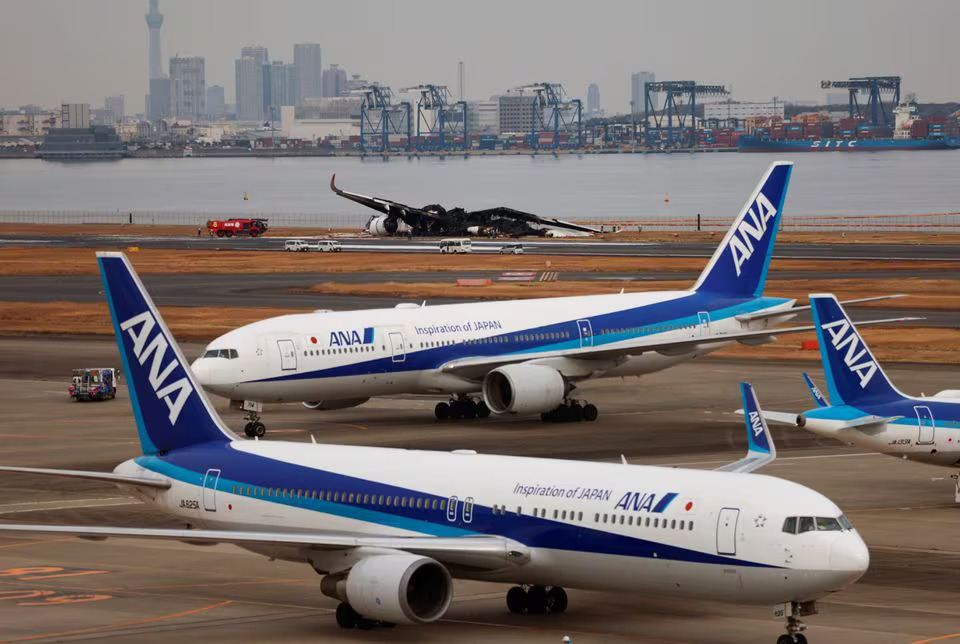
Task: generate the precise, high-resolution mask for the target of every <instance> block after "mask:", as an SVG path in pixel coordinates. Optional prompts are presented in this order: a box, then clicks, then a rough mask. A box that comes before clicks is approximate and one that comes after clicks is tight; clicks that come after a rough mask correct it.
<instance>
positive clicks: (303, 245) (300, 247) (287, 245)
mask: <svg viewBox="0 0 960 644" xmlns="http://www.w3.org/2000/svg"><path fill="white" fill-rule="evenodd" d="M283 250H285V251H289V252H291V253H305V252H307V251H308V250H310V244H308V243H307V242H306V240H304V239H288V240H287V241H285V242H283Z"/></svg>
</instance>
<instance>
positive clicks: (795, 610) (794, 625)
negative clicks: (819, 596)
mask: <svg viewBox="0 0 960 644" xmlns="http://www.w3.org/2000/svg"><path fill="white" fill-rule="evenodd" d="M787 608H788V610H789V613H788V614H787V634H786V635H781V636H780V637H778V638H777V644H807V638H806V636H805V635H804V634H803V633H802V632H801V631H805V630H807V625H806V624H804V623H803V621H802V620H801V619H800V618H801V617H806V616H807V615H816V614H817V602H815V601H811V602H790V605H789V606H788V607H787Z"/></svg>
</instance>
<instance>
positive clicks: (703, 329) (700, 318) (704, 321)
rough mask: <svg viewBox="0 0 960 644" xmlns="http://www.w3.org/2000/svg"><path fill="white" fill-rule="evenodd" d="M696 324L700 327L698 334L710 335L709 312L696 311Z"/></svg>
mask: <svg viewBox="0 0 960 644" xmlns="http://www.w3.org/2000/svg"><path fill="white" fill-rule="evenodd" d="M697 324H698V326H699V327H700V335H710V312H709V311H698V312H697Z"/></svg>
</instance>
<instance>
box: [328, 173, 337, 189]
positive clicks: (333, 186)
mask: <svg viewBox="0 0 960 644" xmlns="http://www.w3.org/2000/svg"><path fill="white" fill-rule="evenodd" d="M330 189H331V190H333V191H334V192H339V190H337V173H336V172H334V173H333V174H332V175H330Z"/></svg>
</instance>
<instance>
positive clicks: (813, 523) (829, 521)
mask: <svg viewBox="0 0 960 644" xmlns="http://www.w3.org/2000/svg"><path fill="white" fill-rule="evenodd" d="M841 530H853V524H852V523H850V519H848V518H847V517H845V516H843V515H840V517H839V518H838V517H787V518H786V519H784V520H783V531H784V532H786V533H787V534H801V533H803V532H814V531H819V532H835V531H841Z"/></svg>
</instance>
